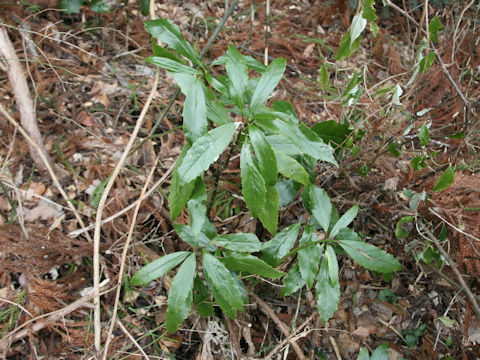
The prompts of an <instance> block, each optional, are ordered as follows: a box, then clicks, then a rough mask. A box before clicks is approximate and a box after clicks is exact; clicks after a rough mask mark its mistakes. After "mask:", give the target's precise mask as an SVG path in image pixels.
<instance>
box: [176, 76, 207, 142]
mask: <svg viewBox="0 0 480 360" xmlns="http://www.w3.org/2000/svg"><path fill="white" fill-rule="evenodd" d="M182 115H183V129H184V130H185V137H186V138H187V140H188V141H189V142H190V143H191V144H193V143H194V142H195V141H197V140H198V139H199V138H200V137H202V136H204V135H205V134H206V133H207V105H206V104H205V93H204V91H203V85H202V82H201V81H200V79H198V78H194V81H193V83H192V84H191V86H190V87H189V88H188V90H187V91H186V93H185V103H184V104H183V114H182Z"/></svg>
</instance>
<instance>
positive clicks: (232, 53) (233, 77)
mask: <svg viewBox="0 0 480 360" xmlns="http://www.w3.org/2000/svg"><path fill="white" fill-rule="evenodd" d="M225 69H226V70H227V75H228V78H229V80H230V81H229V84H230V96H231V97H232V99H233V102H234V103H235V105H237V106H238V108H239V109H240V111H242V109H243V106H244V103H245V101H244V98H245V90H246V88H247V83H248V68H247V65H246V63H245V60H244V58H243V56H242V54H240V52H239V51H238V50H237V49H236V48H235V46H233V45H230V46H229V47H228V50H227V54H226V62H225Z"/></svg>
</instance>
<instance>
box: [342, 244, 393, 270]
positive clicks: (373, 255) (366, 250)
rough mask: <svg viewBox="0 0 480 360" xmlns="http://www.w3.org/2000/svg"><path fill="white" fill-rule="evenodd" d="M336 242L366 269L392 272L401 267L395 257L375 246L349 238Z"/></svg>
mask: <svg viewBox="0 0 480 360" xmlns="http://www.w3.org/2000/svg"><path fill="white" fill-rule="evenodd" d="M338 244H339V245H340V246H341V247H342V248H343V249H344V250H345V252H346V253H347V254H348V255H350V256H351V257H352V258H353V260H355V261H356V262H357V263H358V264H359V265H361V266H363V267H365V268H367V269H368V270H373V271H378V272H381V273H393V272H394V271H398V270H401V269H402V265H401V264H400V263H399V262H398V260H397V259H395V258H394V257H393V256H392V255H390V254H388V253H387V252H385V251H383V250H382V249H380V248H378V247H376V246H373V245H370V244H367V243H365V242H363V241H351V240H340V241H339V242H338Z"/></svg>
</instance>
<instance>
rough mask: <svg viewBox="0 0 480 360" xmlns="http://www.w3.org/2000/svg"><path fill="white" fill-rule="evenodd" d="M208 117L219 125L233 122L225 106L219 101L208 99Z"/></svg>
mask: <svg viewBox="0 0 480 360" xmlns="http://www.w3.org/2000/svg"><path fill="white" fill-rule="evenodd" d="M207 117H208V118H209V119H210V120H212V121H213V122H214V123H215V124H217V125H225V124H228V123H229V122H231V120H230V116H229V115H228V112H227V110H226V109H225V106H224V105H223V104H222V103H220V102H218V101H216V102H213V101H207Z"/></svg>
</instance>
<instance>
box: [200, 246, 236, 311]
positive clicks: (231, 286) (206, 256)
mask: <svg viewBox="0 0 480 360" xmlns="http://www.w3.org/2000/svg"><path fill="white" fill-rule="evenodd" d="M203 273H204V275H205V280H206V281H207V285H208V288H209V289H210V292H211V293H212V294H213V297H214V298H215V301H216V302H217V304H218V306H220V308H221V309H222V310H223V312H225V314H227V316H228V317H230V318H232V319H233V318H235V316H236V312H237V310H240V311H242V312H243V300H242V294H241V293H240V290H239V289H238V287H237V285H236V283H235V279H234V278H233V276H232V274H231V273H230V271H228V269H227V268H226V267H225V265H223V264H222V263H221V262H220V261H219V260H218V259H217V258H216V257H215V256H213V255H212V254H210V253H208V252H206V251H204V252H203Z"/></svg>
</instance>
